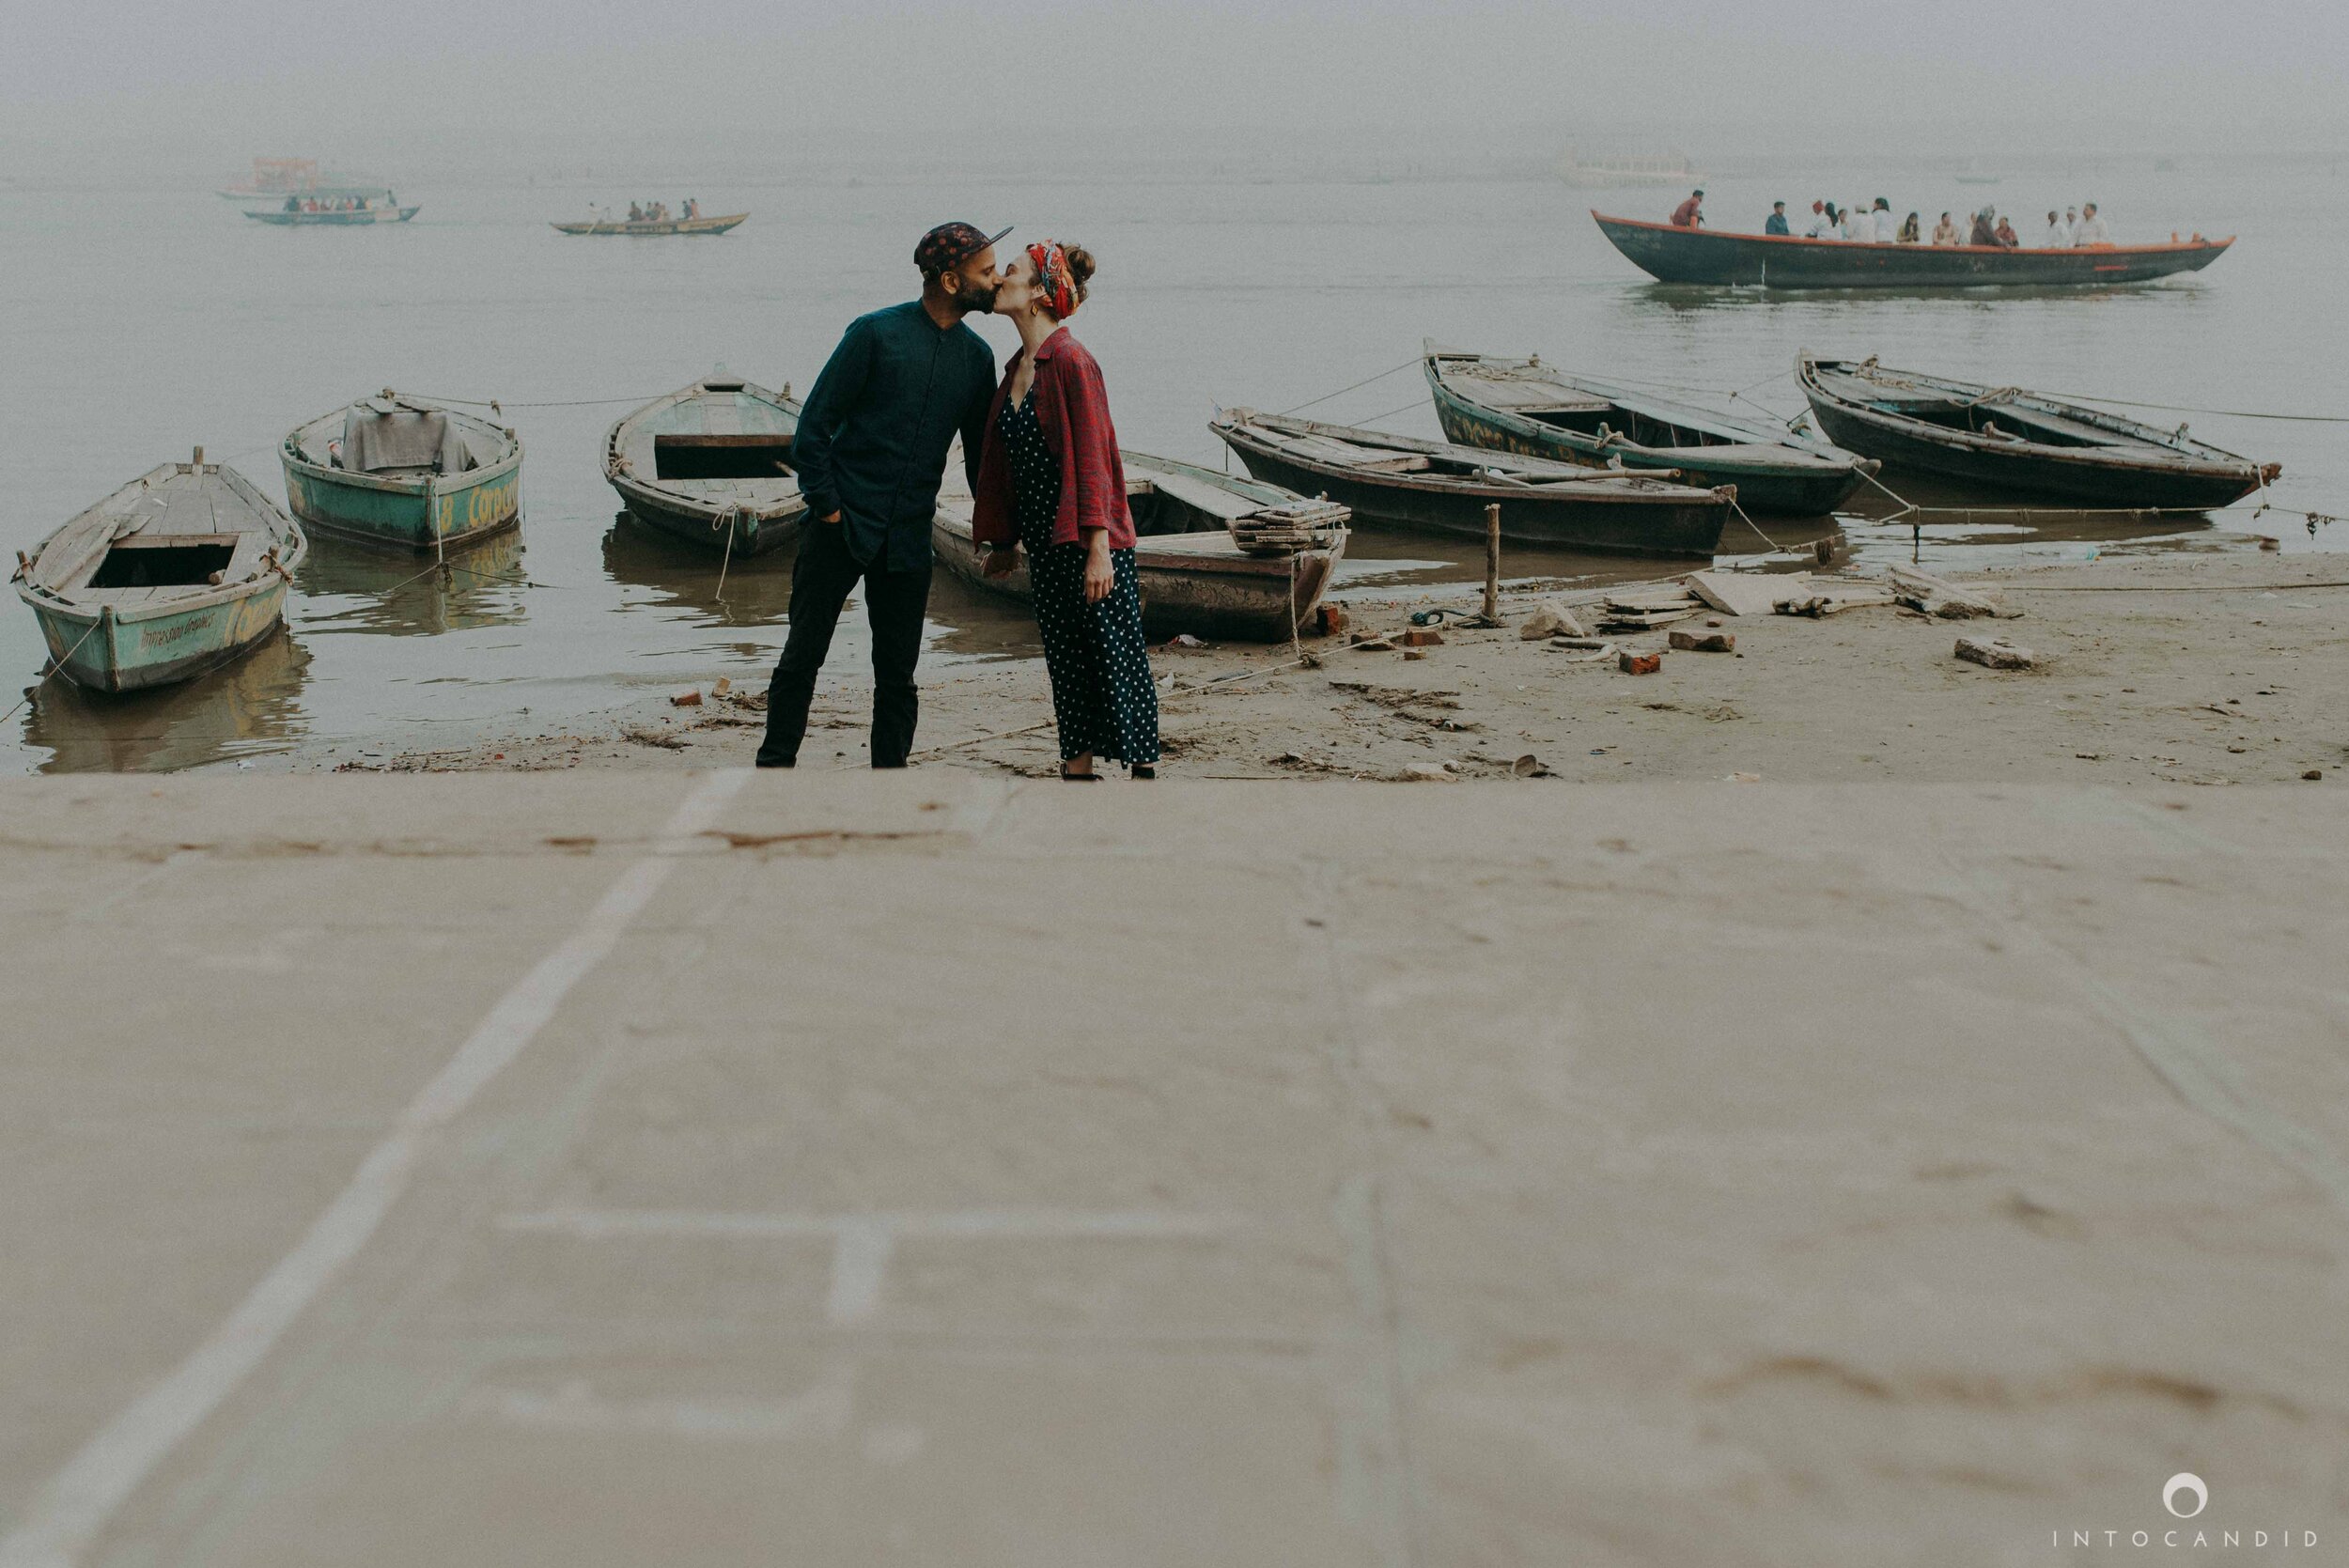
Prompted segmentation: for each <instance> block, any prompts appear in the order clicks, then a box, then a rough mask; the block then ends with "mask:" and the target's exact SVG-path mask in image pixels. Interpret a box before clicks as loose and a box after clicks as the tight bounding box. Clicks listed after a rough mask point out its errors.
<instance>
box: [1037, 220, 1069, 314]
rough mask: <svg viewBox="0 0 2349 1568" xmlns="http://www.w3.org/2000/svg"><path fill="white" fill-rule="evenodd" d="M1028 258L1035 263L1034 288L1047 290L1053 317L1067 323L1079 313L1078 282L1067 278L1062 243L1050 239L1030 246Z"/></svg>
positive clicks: (1066, 257)
mask: <svg viewBox="0 0 2349 1568" xmlns="http://www.w3.org/2000/svg"><path fill="white" fill-rule="evenodd" d="M1028 259H1029V260H1030V261H1033V262H1034V263H1035V286H1036V287H1038V288H1041V289H1042V290H1044V298H1045V302H1046V303H1049V304H1050V306H1051V307H1052V314H1053V315H1055V316H1057V317H1059V318H1061V319H1062V320H1064V321H1066V320H1067V319H1068V318H1070V317H1071V316H1074V315H1075V314H1077V280H1076V279H1074V278H1072V277H1070V276H1069V275H1068V253H1067V252H1066V251H1065V250H1063V249H1061V243H1060V241H1057V240H1047V241H1044V243H1042V244H1040V245H1030V246H1029V247H1028Z"/></svg>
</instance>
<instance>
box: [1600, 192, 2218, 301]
mask: <svg viewBox="0 0 2349 1568" xmlns="http://www.w3.org/2000/svg"><path fill="white" fill-rule="evenodd" d="M1591 216H1592V218H1593V219H1595V221H1596V222H1597V224H1598V226H1599V232H1600V233H1602V234H1604V235H1606V236H1607V239H1608V241H1609V242H1610V243H1611V244H1612V245H1613V246H1614V247H1615V249H1617V250H1619V251H1621V252H1623V254H1624V256H1626V258H1628V259H1629V260H1630V262H1631V264H1632V265H1633V266H1635V267H1638V268H1639V269H1640V270H1641V271H1642V272H1646V273H1648V274H1649V275H1650V276H1652V277H1655V278H1658V279H1660V280H1662V281H1663V282H1665V283H1713V284H1733V285H1747V286H1758V287H1764V288H1981V287H2014V286H2018V285H2021V286H2030V287H2093V288H2103V287H2109V286H2111V285H2113V284H2117V283H2143V282H2146V281H2147V280H2148V279H2152V278H2160V277H2168V276H2170V274H2171V273H2173V272H2200V271H2201V269H2203V268H2204V267H2207V266H2209V265H2210V264H2211V263H2212V262H2214V261H2216V260H2217V259H2218V258H2219V257H2220V256H2224V255H2225V254H2226V252H2227V247H2228V246H2229V245H2232V244H2233V243H2234V239H2233V237H2232V236H2229V237H2228V238H2227V239H2224V240H2205V239H2202V238H2201V236H2200V235H2197V236H2196V237H2195V238H2193V239H2191V240H2172V241H2169V242H2168V243H2166V244H2159V245H2082V246H2077V247H2075V248H2073V249H2070V250H2030V249H2019V250H2009V249H2007V248H2006V247H2005V246H2003V245H1916V244H1894V245H1875V244H1868V243H1864V242H1862V241H1852V240H1806V239H1803V238H1802V237H1800V236H1799V235H1791V234H1731V233H1727V232H1724V231H1722V230H1719V229H1710V228H1676V227H1674V226H1673V225H1671V224H1656V223H1643V222H1641V221H1640V220H1639V219H1636V218H1610V217H1608V216H1607V215H1606V214H1605V213H1602V212H1598V211H1594V212H1592V214H1591Z"/></svg>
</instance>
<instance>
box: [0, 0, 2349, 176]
mask: <svg viewBox="0 0 2349 1568" xmlns="http://www.w3.org/2000/svg"><path fill="white" fill-rule="evenodd" d="M2345 17H2349V6H2343V5H2341V4H2339V3H2338V0H2322V3H2320V0H2248V3H2236V4H2224V5H2221V4H2215V3H2212V0H2193V3H2188V0H2137V3H2124V0H2030V3H2028V4H2026V3H2019V0H1947V3H1924V0H1882V3H1873V4H1871V3H1861V0H1645V3H1642V4H1640V5H1637V6H1634V5H1631V4H1627V3H1618V4H1612V5H1597V4H1586V3H1582V0H1553V3H1550V4H1543V5H1495V4H1461V3H1454V4H1440V3H1439V4H1414V5H1398V4H1391V3H1380V0H1375V3H1371V4H1362V5H1333V4H1286V5H1283V4H1269V5H1237V4H1219V5H1168V4H1144V3H1135V0H1089V3H1081V4H1078V3H1040V0H1005V3H1003V4H999V5H992V6H983V7H982V6H971V5H951V4H941V3H937V0H868V3H866V4H863V5H860V6H857V7H854V8H847V7H843V6H840V5H836V4H832V5H816V4H808V3H805V0H668V3H662V0H636V3H630V4H618V3H614V0H561V3H558V0H461V3H460V0H397V3H395V4H391V5H381V6H373V7H366V8H336V7H321V6H319V5H317V4H315V0H303V3H295V0H197V3H196V4H194V5H189V4H187V3H186V0H137V3H132V0H88V3H84V4H80V5H69V6H61V7H40V8H34V9H30V10H29V11H27V12H26V13H25V14H22V15H20V16H19V17H18V19H17V21H16V24H15V26H16V30H15V32H14V33H13V34H12V36H11V39H10V46H9V47H8V49H7V50H5V51H0V179H7V180H9V181H12V182H15V183H29V184H48V183H53V182H54V181H55V180H56V179H72V178H83V177H92V176H99V177H102V176H104V175H107V174H115V175H122V174H125V173H126V172H127V173H130V174H144V175H146V176H148V177H154V178H158V179H165V180H168V179H198V180H210V179H222V178H226V177H228V176H230V175H234V174H236V173H238V172H240V171H241V169H242V167H243V166H244V164H245V162H246V160H247V159H249V158H250V157H251V156H253V155H254V154H255V153H257V152H284V153H295V152H303V153H318V154H322V155H324V156H326V157H328V158H329V159H331V160H334V161H338V162H343V163H355V164H357V165H360V166H363V167H370V168H381V167H385V166H387V165H394V166H400V167H403V168H409V169H414V168H416V167H418V166H424V165H428V166H430V167H431V168H433V169H434V170H436V171H439V172H443V173H445V172H447V171H448V170H450V169H452V168H462V167H465V166H468V165H478V166H481V167H483V168H485V169H490V170H494V171H495V172H497V173H499V174H511V173H522V172H537V171H546V172H552V173H554V174H558V175H559V174H560V173H561V172H563V171H564V170H565V169H566V168H569V167H575V166H580V165H583V164H586V163H595V162H603V163H614V162H617V163H637V164H641V165H651V164H655V163H661V162H662V161H663V160H675V159H678V158H688V159H698V160H708V159H711V158H716V159H718V160H719V161H721V162H723V163H725V164H727V165H728V166H730V167H734V168H751V167H757V166H768V167H773V168H777V169H788V168H791V167H793V166H795V165H803V164H810V163H831V164H841V163H850V164H852V163H856V162H858V161H860V160H862V159H866V158H872V159H879V160H882V161H888V160H897V161H913V162H916V163H933V164H944V165H948V166H951V165H952V164H954V163H959V162H962V161H965V160H969V159H972V158H975V157H988V156H991V155H990V153H989V152H988V149H989V148H990V147H992V148H994V149H997V151H996V153H994V154H992V156H995V157H997V158H998V159H999V161H1002V162H1008V163H1011V164H1013V165H1015V166H1017V167H1019V168H1022V169H1030V168H1038V167H1049V166H1050V164H1051V163H1053V162H1054V161H1055V160H1066V161H1067V162H1070V163H1083V162H1085V161H1087V160H1090V159H1099V160H1115V159H1120V158H1129V157H1156V158H1159V159H1168V160H1179V159H1181V158H1184V157H1186V156H1195V155H1197V154H1199V153H1202V152H1213V153H1216V154H1218V155H1221V156H1247V155H1249V154H1250V153H1251V151H1252V149H1261V150H1263V151H1264V152H1265V154H1266V155H1267V156H1277V155H1279V154H1280V153H1283V152H1285V151H1288V150H1291V149H1292V148H1293V147H1310V148H1313V149H1316V150H1340V151H1342V150H1345V149H1349V148H1350V149H1358V150H1361V149H1368V150H1375V151H1379V152H1395V153H1402V154H1412V153H1424V154H1426V155H1427V156H1430V157H1438V158H1453V159H1458V158H1463V157H1467V158H1476V157H1491V158H1494V159H1496V160H1506V159H1510V158H1515V159H1517V160H1519V161H1523V162H1539V161H1542V160H1547V159H1548V158H1550V157H1552V156H1554V155H1555V153H1556V152H1557V151H1558V150H1559V149H1560V148H1562V147H1564V146H1565V145H1566V144H1568V143H1570V142H1580V143H1583V144H1585V145H1598V146H1604V147H1609V148H1612V149H1617V150H1630V149H1661V148H1673V149H1678V150H1685V151H1687V152H1688V153H1690V154H1691V155H1692V156H1694V157H1696V158H1697V159H1698V160H1699V161H1700V162H1701V163H1706V164H1707V165H1708V166H1713V167H1720V166H1723V165H1724V164H1725V163H1728V162H1730V161H1732V160H1733V159H1734V158H1735V157H1737V156H1740V155H1753V154H1769V153H1789V152H1797V151H1811V152H1819V153H1831V152H1833V151H1835V150H1837V149H1845V150H1850V151H1859V152H1876V151H1882V150H1886V149H1891V148H1900V149H1914V150H1916V151H1917V152H1919V153H1921V154H1923V153H1930V154H1934V155H1938V156H1944V157H1947V156H1952V155H1958V154H1963V153H1965V152H1966V151H1968V149H1970V148H1973V147H1980V148H1981V149H1983V151H1984V152H1988V153H1997V152H2002V151H2010V150H2015V149H2030V150H2034V151H2045V150H2047V149H2050V148H2055V149H2064V148H2069V149H2075V150H2077V151H2078V152H2079V153H2082V154H2111V153H2122V152H2139V151H2144V150H2155V151H2159V152H2163V153H2185V154H2202V153H2248V152H2257V151H2262V150H2268V149H2275V150H2279V151H2282V150H2289V151H2303V152H2315V153H2318V154H2338V153H2340V152H2341V150H2342V149H2343V148H2344V147H2349V108H2344V104H2349V90H2345V89H2349V74H2345V73H2344V70H2343V66H2342V63H2341V62H2342V60H2343V58H2344V55H2345V54H2349V47H2345V46H2349V20H2344V18H2345Z"/></svg>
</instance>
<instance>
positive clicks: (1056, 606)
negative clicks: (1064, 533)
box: [1003, 387, 1159, 766]
mask: <svg viewBox="0 0 2349 1568" xmlns="http://www.w3.org/2000/svg"><path fill="white" fill-rule="evenodd" d="M1003 450H1004V453H1005V455H1006V456H1008V457H1009V458H1010V459H1011V487H1012V511H1013V515H1014V517H1015V518H1016V519H1017V520H1018V521H1019V543H1020V545H1021V546H1022V547H1023V548H1025V549H1026V551H1027V552H1028V581H1029V582H1030V583H1031V584H1032V585H1033V587H1034V601H1035V624H1036V629H1037V630H1039V631H1041V632H1042V633H1043V634H1044V669H1045V673H1046V674H1047V675H1049V676H1050V679H1051V683H1052V716H1053V718H1055V719H1057V720H1058V721H1059V722H1060V754H1061V759H1062V760H1063V761H1064V762H1065V761H1066V760H1067V759H1068V758H1070V757H1079V756H1083V755H1084V754H1085V753H1088V752H1090V753H1093V754H1094V755H1095V756H1097V757H1113V758H1116V759H1117V760H1119V761H1122V762H1124V763H1126V764H1128V766H1135V765H1143V766H1149V765H1155V764H1156V763H1157V762H1158V760H1159V693H1158V688H1156V687H1155V686H1153V685H1151V684H1150V655H1149V649H1148V644H1145V643H1144V642H1143V636H1142V581H1141V579H1140V578H1139V577H1138V576H1136V574H1135V572H1134V552H1133V551H1130V550H1112V551H1110V571H1111V573H1112V577H1113V578H1114V580H1115V582H1114V585H1113V586H1112V588H1111V590H1110V595H1109V597H1108V598H1105V599H1103V600H1102V601H1101V602H1100V603H1098V604H1087V603H1086V602H1085V547H1084V546H1083V545H1081V544H1066V545H1056V544H1054V543H1053V542H1052V519H1053V517H1054V515H1055V514H1057V513H1058V512H1059V510H1060V460H1059V459H1058V458H1055V457H1053V456H1052V449H1051V447H1050V445H1049V444H1048V443H1047V442H1046V441H1045V439H1044V427H1043V426H1042V425H1041V424H1039V423H1038V422H1037V420H1036V415H1035V391H1034V388H1033V387H1031V388H1030V389H1029V392H1028V396H1025V397H1023V398H1021V399H1020V400H1019V402H1018V403H1016V404H1015V403H1012V402H1011V401H1009V400H1008V399H1006V400H1005V401H1004V404H1003Z"/></svg>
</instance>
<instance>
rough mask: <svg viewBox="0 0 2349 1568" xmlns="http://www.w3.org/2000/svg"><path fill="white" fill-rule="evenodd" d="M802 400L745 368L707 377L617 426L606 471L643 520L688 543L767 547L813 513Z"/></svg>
mask: <svg viewBox="0 0 2349 1568" xmlns="http://www.w3.org/2000/svg"><path fill="white" fill-rule="evenodd" d="M799 428H800V405H799V404H798V403H796V402H794V401H793V400H792V397H791V389H790V388H789V387H788V386H786V387H785V388H784V389H783V390H782V391H781V392H770V391H768V390H767V389H766V388H765V387H762V386H754V385H753V384H752V383H751V382H749V381H746V380H743V379H742V378H741V377H739V376H728V375H723V374H721V375H711V376H705V377H704V378H702V379H701V380H698V381H695V382H694V383H693V384H692V386H689V387H685V388H682V389H681V390H679V391H677V392H672V393H671V394H669V396H666V397H660V398H655V399H654V400H653V401H652V402H649V403H647V404H646V405H645V406H644V407H643V408H641V409H638V410H637V411H635V412H634V413H631V414H630V415H629V416H628V417H626V418H625V419H622V420H621V421H620V422H619V423H618V424H616V425H614V426H613V427H612V430H611V433H610V434H609V435H607V436H606V437H605V438H604V442H603V474H604V477H605V478H607V479H609V480H610V481H611V482H612V488H613V489H615V490H617V491H619V492H620V500H621V501H622V502H624V503H626V504H627V506H628V509H629V511H630V514H631V515H632V516H634V517H635V518H636V519H637V520H638V521H640V522H643V523H645V524H646V526H648V527H652V528H657V529H659V530H660V531H661V532H662V533H664V534H667V535H670V536H673V537H676V538H678V539H682V540H684V541H685V542H686V543H687V544H691V545H695V546H699V547H700V548H702V549H705V550H714V551H731V552H732V553H734V554H736V555H764V554H766V553H767V552H768V551H770V550H780V549H782V548H783V547H784V546H785V545H786V544H788V543H790V542H791V540H792V539H793V538H795V537H797V536H798V535H799V530H800V524H801V521H802V520H804V519H805V518H806V516H807V502H806V501H805V500H804V499H803V498H802V497H801V494H800V479H799V475H798V474H796V473H794V472H793V471H792V468H791V441H792V438H793V437H794V436H796V435H797V434H798V433H799Z"/></svg>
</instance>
